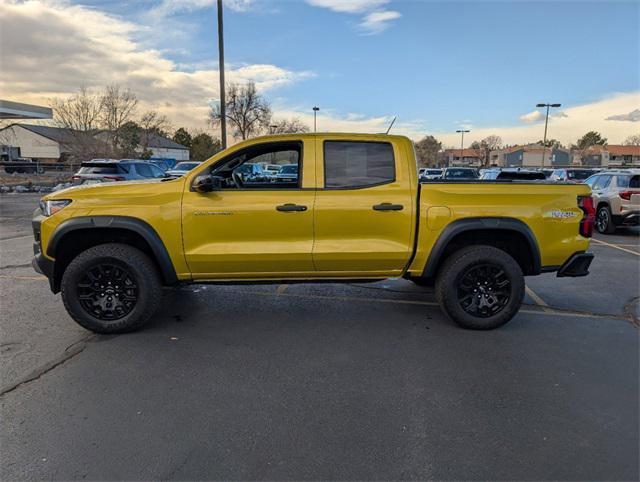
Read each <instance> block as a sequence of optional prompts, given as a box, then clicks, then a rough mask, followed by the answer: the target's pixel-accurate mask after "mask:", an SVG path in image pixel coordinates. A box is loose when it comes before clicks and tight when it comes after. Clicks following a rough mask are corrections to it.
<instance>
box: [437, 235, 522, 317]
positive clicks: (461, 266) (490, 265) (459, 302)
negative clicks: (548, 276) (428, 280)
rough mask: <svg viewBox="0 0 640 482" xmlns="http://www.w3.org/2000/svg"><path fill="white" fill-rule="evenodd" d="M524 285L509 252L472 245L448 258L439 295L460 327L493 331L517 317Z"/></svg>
mask: <svg viewBox="0 0 640 482" xmlns="http://www.w3.org/2000/svg"><path fill="white" fill-rule="evenodd" d="M524 286H525V284H524V276H523V274H522V269H520V265H518V263H517V262H516V261H515V260H514V259H513V258H512V257H511V256H510V255H509V254H508V253H506V252H505V251H502V250H501V249H498V248H494V247H492V246H470V247H467V248H462V249H460V250H459V251H456V252H455V253H453V254H452V255H450V256H449V258H447V260H446V261H445V263H444V265H443V266H442V268H441V269H440V271H439V273H438V278H437V280H436V296H437V298H438V302H439V303H440V306H441V308H442V309H443V310H444V312H445V313H446V314H447V316H448V317H449V318H451V319H452V320H453V321H455V322H456V323H457V324H458V325H460V326H462V327H463V328H469V329H474V330H491V329H493V328H497V327H499V326H502V325H504V324H505V323H507V322H508V321H509V320H511V318H513V317H514V316H515V314H516V313H517V312H518V310H519V309H520V306H521V305H522V300H523V298H524Z"/></svg>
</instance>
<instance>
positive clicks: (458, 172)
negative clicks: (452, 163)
mask: <svg viewBox="0 0 640 482" xmlns="http://www.w3.org/2000/svg"><path fill="white" fill-rule="evenodd" d="M479 175H480V174H479V173H478V170H477V169H476V168H474V167H447V168H445V169H444V172H443V173H442V177H440V179H447V180H449V181H473V180H476V179H478V177H479Z"/></svg>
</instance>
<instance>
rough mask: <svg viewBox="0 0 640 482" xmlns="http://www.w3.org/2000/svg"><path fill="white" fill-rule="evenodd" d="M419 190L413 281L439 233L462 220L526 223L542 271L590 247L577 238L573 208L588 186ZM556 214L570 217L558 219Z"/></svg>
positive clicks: (577, 215) (477, 185) (435, 186)
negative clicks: (499, 220) (536, 249)
mask: <svg viewBox="0 0 640 482" xmlns="http://www.w3.org/2000/svg"><path fill="white" fill-rule="evenodd" d="M420 189H421V192H420V213H421V219H420V229H419V234H418V240H419V242H418V250H417V253H416V256H415V258H414V260H413V262H412V263H411V266H410V268H409V272H410V273H411V274H413V275H418V274H420V273H421V272H422V270H423V269H424V266H425V264H426V262H427V259H428V257H429V253H430V252H431V250H432V248H433V246H434V244H435V243H436V241H437V239H438V237H439V236H440V234H441V233H442V230H443V229H444V228H446V226H447V225H448V224H449V223H451V222H453V221H456V220H459V219H464V218H477V217H509V218H514V219H518V220H520V221H522V222H524V223H525V224H526V225H527V226H528V227H529V228H530V229H531V231H532V232H533V234H534V235H535V238H536V240H537V243H538V247H539V249H540V256H541V258H542V259H541V262H542V266H560V265H562V264H563V263H564V262H565V261H566V260H567V259H568V258H569V257H570V256H571V255H572V254H573V253H575V252H576V251H586V250H587V248H588V247H589V240H588V239H587V238H584V237H583V236H581V235H580V234H579V226H580V220H581V219H582V210H581V209H580V208H579V207H578V204H577V198H578V196H589V195H590V192H591V190H590V188H589V186H587V185H584V184H573V185H559V184H525V183H522V184H521V183H505V184H494V183H481V182H474V183H457V184H456V183H451V184H445V183H438V182H434V183H426V184H421V185H420ZM443 206H446V209H443ZM447 211H448V212H450V216H449V217H447V216H446V214H447ZM558 212H563V213H573V216H571V217H558V216H557V213H558ZM554 214H555V215H554ZM429 216H432V217H435V218H436V219H431V218H430V217H429Z"/></svg>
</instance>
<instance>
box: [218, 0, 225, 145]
mask: <svg viewBox="0 0 640 482" xmlns="http://www.w3.org/2000/svg"><path fill="white" fill-rule="evenodd" d="M218 62H219V65H220V67H219V70H220V143H221V145H222V149H226V148H227V104H226V102H225V98H224V33H223V28H222V0H218Z"/></svg>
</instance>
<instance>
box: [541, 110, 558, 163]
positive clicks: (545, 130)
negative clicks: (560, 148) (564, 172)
mask: <svg viewBox="0 0 640 482" xmlns="http://www.w3.org/2000/svg"><path fill="white" fill-rule="evenodd" d="M561 105H562V104H548V103H547V104H536V107H546V108H547V115H546V117H545V118H544V139H543V140H542V166H541V167H544V158H545V156H546V155H547V126H548V125H549V107H560V106H561ZM552 152H553V151H552Z"/></svg>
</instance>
